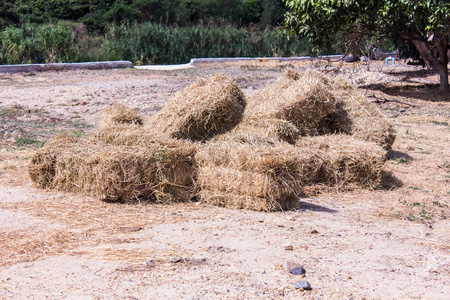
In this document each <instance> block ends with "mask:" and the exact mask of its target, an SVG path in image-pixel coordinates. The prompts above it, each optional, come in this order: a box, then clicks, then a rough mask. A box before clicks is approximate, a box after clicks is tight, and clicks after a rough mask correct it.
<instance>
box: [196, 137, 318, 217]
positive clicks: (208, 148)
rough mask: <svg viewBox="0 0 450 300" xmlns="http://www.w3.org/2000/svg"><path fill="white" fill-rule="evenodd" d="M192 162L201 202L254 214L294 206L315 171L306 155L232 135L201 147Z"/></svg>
mask: <svg viewBox="0 0 450 300" xmlns="http://www.w3.org/2000/svg"><path fill="white" fill-rule="evenodd" d="M196 160H197V162H198V165H199V173H198V185H199V187H200V196H201V199H202V200H203V201H205V202H207V203H210V204H213V205H218V206H224V207H228V208H246V209H252V210H257V211H276V210H288V209H292V208H294V207H296V206H297V204H298V197H299V196H300V195H301V193H302V186H303V185H304V184H306V183H307V182H308V181H309V180H310V178H309V177H310V175H311V174H313V173H314V172H315V171H316V170H317V168H316V166H315V165H314V162H315V159H314V155H312V153H311V152H310V151H305V152H302V151H301V150H300V149H298V148H297V147H295V146H292V145H289V144H287V143H276V144H274V145H268V144H264V143H255V144H248V143H243V142H241V141H239V140H237V139H236V138H235V137H233V136H230V135H227V136H225V137H221V138H220V139H216V140H214V141H211V142H210V143H208V144H206V145H204V146H202V147H201V148H200V149H199V150H198V153H197V155H196ZM300 170H303V172H301V171H300Z"/></svg>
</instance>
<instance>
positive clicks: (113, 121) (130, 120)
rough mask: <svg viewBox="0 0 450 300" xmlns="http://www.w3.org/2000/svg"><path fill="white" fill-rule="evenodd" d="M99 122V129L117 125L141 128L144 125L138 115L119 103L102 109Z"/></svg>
mask: <svg viewBox="0 0 450 300" xmlns="http://www.w3.org/2000/svg"><path fill="white" fill-rule="evenodd" d="M99 121H100V128H110V127H113V126H117V125H134V126H141V125H143V124H144V119H143V117H142V116H141V115H140V114H139V113H137V112H136V111H135V110H134V109H131V108H129V107H127V106H125V105H122V104H119V103H115V104H113V105H111V106H108V107H106V108H105V109H103V111H102V112H101V113H100V117H99Z"/></svg>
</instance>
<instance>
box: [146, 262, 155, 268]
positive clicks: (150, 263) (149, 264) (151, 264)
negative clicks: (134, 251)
mask: <svg viewBox="0 0 450 300" xmlns="http://www.w3.org/2000/svg"><path fill="white" fill-rule="evenodd" d="M144 263H145V265H146V266H147V267H154V266H155V263H154V262H153V260H145V261H144Z"/></svg>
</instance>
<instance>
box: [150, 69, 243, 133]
mask: <svg viewBox="0 0 450 300" xmlns="http://www.w3.org/2000/svg"><path fill="white" fill-rule="evenodd" d="M245 106H246V100H245V97H244V94H243V93H242V91H241V90H240V89H239V87H238V86H237V84H236V83H235V82H233V81H232V80H231V79H230V78H228V77H227V76H225V75H223V74H217V75H215V76H213V77H210V78H208V79H204V80H199V81H197V82H195V83H193V84H192V85H190V86H189V87H187V88H185V89H184V90H182V91H180V92H178V93H177V94H176V95H175V96H174V97H173V98H172V99H171V100H170V101H169V102H168V103H167V104H166V105H165V106H164V107H163V108H162V109H161V110H160V111H159V112H158V113H157V114H156V115H155V116H153V117H152V118H150V119H149V121H148V124H146V127H147V128H148V129H149V130H150V131H151V132H152V133H153V134H155V135H162V136H168V137H171V138H177V139H186V140H191V141H205V140H208V139H210V138H211V137H213V136H215V135H217V134H221V133H225V132H227V131H229V130H231V129H232V128H234V127H235V126H236V125H237V124H239V122H240V121H241V119H242V114H243V112H244V109H245Z"/></svg>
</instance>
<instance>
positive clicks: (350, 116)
mask: <svg viewBox="0 0 450 300" xmlns="http://www.w3.org/2000/svg"><path fill="white" fill-rule="evenodd" d="M331 85H332V87H333V94H334V95H335V96H336V98H337V99H339V102H340V104H339V108H338V111H337V114H336V115H335V116H334V118H333V120H332V122H331V123H332V124H333V125H332V126H333V127H336V128H338V129H339V130H340V131H341V132H344V133H347V134H350V135H352V136H354V137H357V138H359V139H362V140H365V141H372V142H375V143H377V144H378V145H380V146H382V147H383V148H385V149H387V150H388V149H390V148H391V146H392V144H393V143H394V140H395V134H396V132H395V129H394V127H393V125H392V124H391V123H389V121H388V120H387V119H386V117H384V116H383V114H382V113H381V111H380V110H379V109H378V108H377V107H376V106H375V105H373V104H371V103H370V102H369V101H367V99H366V98H365V97H364V95H362V94H361V93H360V92H359V91H358V89H357V88H356V87H354V86H353V85H352V84H350V82H348V80H347V79H345V78H344V77H342V76H338V77H336V78H333V79H332V80H331Z"/></svg>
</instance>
